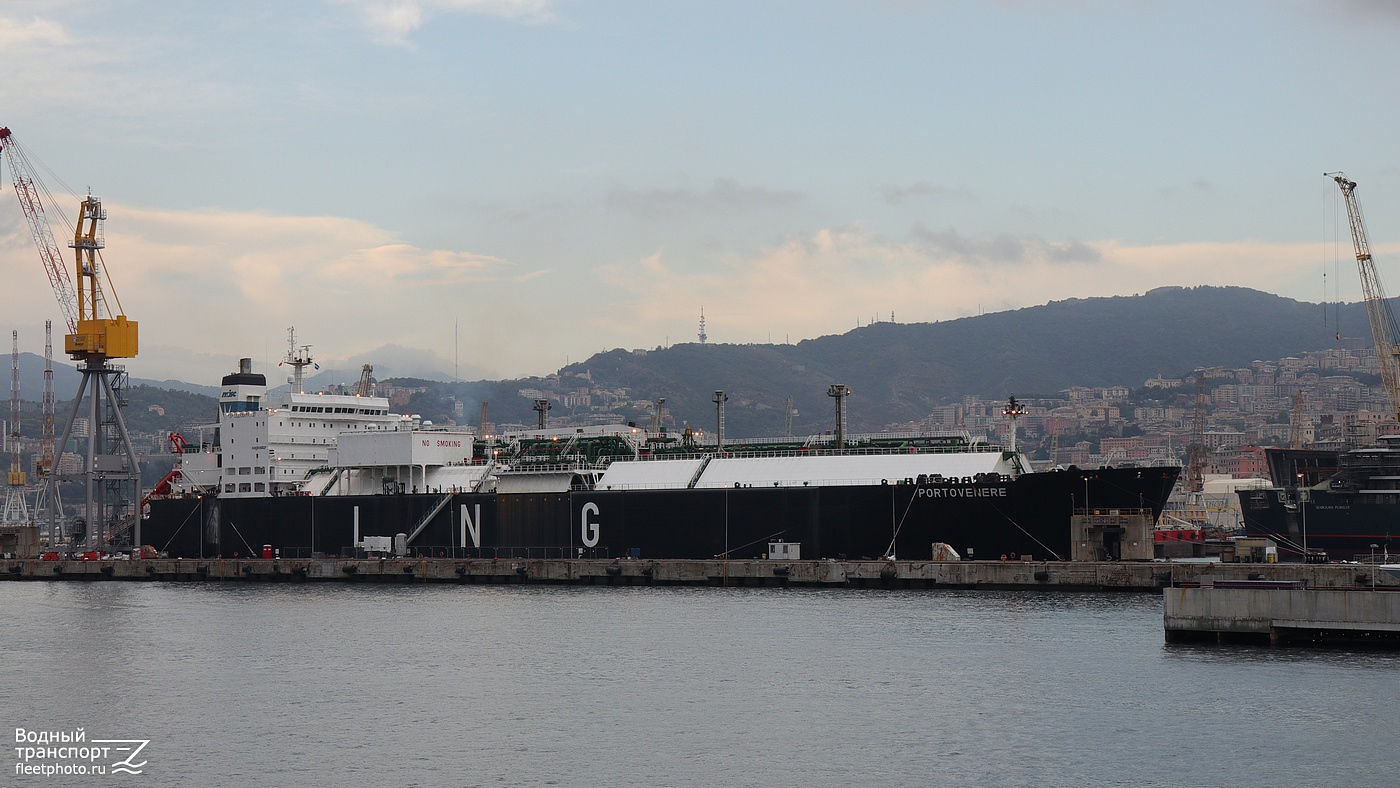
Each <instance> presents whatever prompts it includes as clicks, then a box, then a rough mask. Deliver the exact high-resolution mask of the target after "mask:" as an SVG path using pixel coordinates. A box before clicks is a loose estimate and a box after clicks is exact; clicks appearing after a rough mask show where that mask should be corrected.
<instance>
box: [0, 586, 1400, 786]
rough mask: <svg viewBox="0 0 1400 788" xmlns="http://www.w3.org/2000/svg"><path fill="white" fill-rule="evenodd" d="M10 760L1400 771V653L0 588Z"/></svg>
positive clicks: (866, 607)
mask: <svg viewBox="0 0 1400 788" xmlns="http://www.w3.org/2000/svg"><path fill="white" fill-rule="evenodd" d="M0 611H3V614H4V634H3V636H0V681H2V682H3V685H2V686H3V689H0V712H3V714H0V718H3V719H0V722H3V723H4V724H5V727H4V728H3V730H4V731H5V734H4V735H5V737H6V741H12V740H13V739H14V729H15V728H17V727H21V728H25V729H26V730H36V731H37V730H54V731H58V730H72V729H74V728H78V727H81V728H83V729H84V730H85V732H86V735H87V737H88V739H149V740H150V744H149V745H148V746H147V747H146V749H145V750H144V751H142V753H141V757H142V758H144V759H145V760H146V765H145V767H144V768H143V770H142V773H141V774H140V775H110V774H109V775H106V776H101V777H98V776H91V775H89V776H86V777H80V776H67V777H59V776H36V775H27V776H18V775H16V774H15V762H16V756H15V755H14V754H13V750H12V749H8V745H7V749H6V750H5V752H6V755H5V756H4V761H5V762H4V763H0V767H3V771H0V784H3V785H8V784H16V785H96V784H102V783H104V782H108V783H109V782H112V781H114V780H115V781H120V782H123V783H125V784H128V785H133V786H137V785H152V786H154V785H193V786H239V787H240V788H244V787H246V786H262V785H273V786H323V785H324V786H342V785H419V786H439V785H441V786H473V785H491V786H494V785H598V786H611V785H782V786H788V785H791V786H809V785H811V786H846V785H1037V786H1041V785H1072V786H1095V785H1133V786H1142V785H1162V786H1178V785H1220V786H1244V785H1270V786H1274V785H1329V786H1333V785H1335V786H1354V785H1355V786H1359V785H1398V784H1400V655H1397V654H1394V653H1388V652H1376V651H1341V650H1326V651H1319V650H1302V649H1292V650H1277V649H1269V648H1267V647H1215V646H1211V647H1205V646H1176V645H1173V646H1168V645H1165V644H1164V643H1163V638H1162V603H1161V599H1160V597H1157V596H1153V595H1136V594H1134V595H1103V594H1067V593H1040V592H1008V593H995V592H957V591H917V592H881V591H838V590H789V589H772V590H752V589H748V590H729V589H709V588H706V589H691V588H650V589H644V588H627V589H603V588H572V587H511V588H506V587H481V586H450V587H449V586H412V587H364V586H348V585H338V584H337V585H296V586H267V585H247V586H244V585H234V584H230V585H218V584H213V583H209V584H184V585H178V584H161V583H130V584H127V583H75V582H62V583H59V582H55V583H5V584H3V585H2V586H0Z"/></svg>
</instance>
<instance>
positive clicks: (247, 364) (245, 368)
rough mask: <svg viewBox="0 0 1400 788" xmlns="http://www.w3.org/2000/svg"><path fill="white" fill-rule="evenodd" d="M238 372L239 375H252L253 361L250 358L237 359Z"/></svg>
mask: <svg viewBox="0 0 1400 788" xmlns="http://www.w3.org/2000/svg"><path fill="white" fill-rule="evenodd" d="M238 372H239V374H241V375H251V374H252V373H253V360H252V359H251V358H240V359H238Z"/></svg>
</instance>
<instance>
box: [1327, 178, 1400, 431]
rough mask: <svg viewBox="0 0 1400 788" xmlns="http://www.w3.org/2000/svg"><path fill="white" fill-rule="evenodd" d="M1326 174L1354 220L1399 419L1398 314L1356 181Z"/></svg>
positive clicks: (1379, 351)
mask: <svg viewBox="0 0 1400 788" xmlns="http://www.w3.org/2000/svg"><path fill="white" fill-rule="evenodd" d="M1323 175H1325V176H1327V177H1329V178H1331V179H1332V180H1334V181H1336V182H1337V185H1338V186H1339V187H1341V189H1342V198H1343V199H1344V200H1345V201H1346V204H1347V218H1348V219H1349V220H1350V221H1351V241H1352V245H1353V246H1355V247H1356V267H1357V268H1358V269H1359V270H1360V272H1361V291H1362V294H1363V295H1364V296H1365V298H1366V317H1367V318H1369V319H1370V321H1371V338H1372V340H1373V341H1374V342H1375V345H1376V363H1377V364H1378V365H1379V366H1380V368H1381V383H1382V385H1384V386H1385V393H1386V396H1387V397H1389V398H1390V415H1391V417H1392V418H1394V419H1395V420H1396V421H1400V357H1397V355H1396V354H1397V352H1400V350H1397V349H1396V341H1397V339H1400V325H1397V323H1396V321H1395V313H1394V312H1392V311H1391V309H1390V301H1389V300H1388V299H1387V298H1386V295H1385V288H1384V287H1382V286H1381V278H1380V274H1379V273H1377V272H1376V263H1375V261H1373V260H1372V259H1371V242H1370V240H1369V239H1368V238H1367V236H1366V219H1365V217H1364V216H1363V215H1362V214H1361V203H1360V202H1358V201H1357V199H1356V181H1353V180H1351V179H1349V178H1347V176H1346V175H1345V174H1344V173H1341V172H1324V173H1323Z"/></svg>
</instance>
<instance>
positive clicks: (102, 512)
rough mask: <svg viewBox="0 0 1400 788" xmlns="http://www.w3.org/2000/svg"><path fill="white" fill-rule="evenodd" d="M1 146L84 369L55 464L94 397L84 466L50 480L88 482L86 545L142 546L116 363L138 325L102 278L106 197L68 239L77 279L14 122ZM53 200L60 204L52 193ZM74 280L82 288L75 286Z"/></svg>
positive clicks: (3, 131) (87, 202) (91, 206)
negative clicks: (124, 542) (126, 542)
mask: <svg viewBox="0 0 1400 788" xmlns="http://www.w3.org/2000/svg"><path fill="white" fill-rule="evenodd" d="M0 152H3V154H4V161H5V163H6V164H7V165H9V167H10V177H11V179H12V182H13V183H14V187H15V195H16V197H18V199H19V204H20V209H21V210H22V211H23V212H24V216H25V219H26V220H27V221H28V222H29V229H30V234H31V235H32V236H33V237H34V244H35V246H37V247H38V249H39V257H40V259H41V260H42V261H43V264H44V270H45V273H46V274H47V275H48V278H49V284H50V286H51V287H52V288H53V292H54V297H55V298H57V299H58V304H59V307H60V308H61V309H62V310H63V314H64V318H65V319H66V321H67V324H68V333H67V335H66V336H65V337H64V349H65V351H66V352H67V353H68V355H69V356H70V357H71V358H72V359H73V360H74V361H77V362H79V363H78V371H79V372H80V373H82V376H83V377H82V382H81V383H79V385H78V393H77V395H76V396H75V397H74V399H73V410H72V411H71V412H70V414H69V416H68V421H67V423H66V424H65V426H64V428H63V433H62V437H61V438H60V439H59V440H58V442H57V444H56V446H55V457H54V462H55V465H58V464H60V463H59V462H58V461H59V459H60V458H61V457H62V455H63V452H64V450H65V449H66V448H67V444H68V438H69V436H70V435H72V434H73V425H74V423H75V422H76V421H77V419H78V413H79V410H80V408H81V406H82V405H83V404H84V401H85V399H84V397H85V394H86V395H88V396H87V398H86V402H87V405H88V411H87V418H88V424H89V437H88V440H87V452H86V455H85V457H84V458H83V464H82V471H81V472H80V473H77V474H72V475H68V476H60V475H59V474H51V475H49V477H48V480H47V483H48V484H50V485H53V484H55V483H56V482H57V480H59V479H64V478H67V479H74V478H76V479H82V480H83V481H84V483H85V487H86V489H87V496H86V503H87V508H86V510H85V511H86V514H85V523H86V528H85V530H84V535H83V539H82V542H83V544H82V547H83V549H84V550H88V549H94V548H96V549H102V548H105V547H107V546H108V545H107V542H108V537H109V535H111V536H113V537H114V541H120V540H121V536H120V535H121V534H123V533H125V532H127V531H128V530H129V531H130V533H131V536H132V539H133V541H134V542H135V543H136V544H138V545H139V544H140V522H139V520H138V519H137V518H136V508H135V499H136V496H135V489H134V486H135V484H136V483H138V482H139V479H140V464H139V462H138V460H137V459H136V451H135V449H134V448H133V447H132V444H131V436H130V434H129V433H128V432H127V429H126V421H125V419H123V418H122V413H121V406H122V404H123V403H122V402H121V398H120V397H119V396H118V394H117V392H118V391H119V390H120V387H121V384H122V381H123V380H124V379H125V377H126V371H125V369H124V368H122V367H120V366H117V365H114V364H112V363H110V362H111V360H112V359H121V358H134V357H135V356H136V353H137V324H136V321H134V320H127V317H126V315H125V314H124V312H123V310H122V308H121V301H120V300H119V299H118V298H117V296H116V290H115V288H114V287H112V285H111V281H110V280H108V281H107V282H106V285H105V287H104V284H103V278H104V275H105V266H103V265H102V259H101V253H100V250H101V249H102V248H103V246H104V245H105V244H104V239H103V233H102V226H103V225H102V223H103V221H105V220H106V218H107V211H106V209H104V208H103V207H102V201H101V200H99V199H97V198H96V197H93V196H92V195H91V194H89V195H87V197H85V198H83V199H82V201H81V202H80V204H79V207H78V220H77V222H76V223H75V224H74V227H73V242H72V243H71V244H69V247H70V248H71V249H73V250H74V264H73V272H74V277H70V276H69V275H68V268H67V267H65V266H64V264H63V254H62V252H61V251H60V250H59V249H58V244H57V242H56V241H55V240H54V234H53V231H52V230H51V229H50V228H49V221H48V217H47V215H46V213H45V210H44V199H43V197H42V195H46V194H47V193H48V192H47V189H45V188H44V187H43V184H42V183H41V182H39V181H36V180H35V178H34V175H33V168H32V167H31V166H30V164H29V158H30V157H29V155H28V154H27V153H26V151H25V149H24V147H23V146H21V145H20V144H19V142H18V141H17V140H15V138H14V136H13V135H12V134H11V132H10V129H9V128H8V127H0ZM49 202H50V203H52V202H53V200H52V198H51V197H50V198H49ZM75 278H76V281H77V286H76V287H75V286H74V284H73V283H74V279H75ZM109 299H110V303H109ZM114 307H115V308H114ZM128 488H132V489H128ZM48 500H49V501H50V502H51V503H50V507H56V506H57V500H58V496H57V495H50V496H48ZM57 522H58V513H57V512H56V511H55V510H54V509H53V508H51V509H50V512H49V523H50V527H51V528H52V527H53V525H54V524H56V523H57Z"/></svg>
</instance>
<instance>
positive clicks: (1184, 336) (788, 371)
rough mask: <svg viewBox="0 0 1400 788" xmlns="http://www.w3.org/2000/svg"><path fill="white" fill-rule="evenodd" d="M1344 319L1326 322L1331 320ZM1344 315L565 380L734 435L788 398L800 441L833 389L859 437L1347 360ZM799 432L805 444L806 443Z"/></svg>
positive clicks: (1237, 302)
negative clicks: (1259, 369)
mask: <svg viewBox="0 0 1400 788" xmlns="http://www.w3.org/2000/svg"><path fill="white" fill-rule="evenodd" d="M1331 311H1332V310H1330V309H1329V310H1328V312H1329V313H1330V312H1331ZM1336 322H1337V321H1336V319H1335V315H1332V314H1325V313H1324V309H1323V307H1322V306H1321V305H1319V304H1309V303H1305V302H1300V301H1295V300H1293V299H1289V298H1282V297H1280V296H1276V295H1271V294H1268V293H1263V292H1260V291H1257V290H1250V289H1246V288H1236V287H1223V288H1222V287H1193V288H1161V289H1158V290H1153V291H1151V292H1148V293H1146V294H1144V295H1140V296H1122V297H1114V298H1088V299H1069V300H1065V301H1056V302H1052V303H1049V304H1046V305H1044V306H1035V307H1028V308H1025V309H1018V310H1014V311H1009V312H998V313H994V314H986V315H979V316H976V317H967V318H961V319H958V320H950V321H945V322H938V323H915V324H903V323H874V324H871V325H868V326H865V327H862V328H858V329H855V330H853V331H850V332H847V333H845V334H840V335H834V336H825V337H820V338H817V339H811V340H805V341H803V342H799V343H797V344H794V345H714V344H707V345H701V344H698V343H689V344H681V345H674V346H672V347H670V348H666V349H661V350H653V351H649V352H645V353H638V352H630V351H624V350H614V351H609V352H607V353H600V354H598V355H596V356H593V357H592V358H589V359H588V360H586V361H583V362H581V363H578V364H573V365H570V366H569V367H566V368H565V369H564V370H563V372H566V373H573V374H574V375H582V374H584V373H585V372H586V373H588V374H589V375H590V376H591V378H592V380H593V384H594V386H596V387H601V388H626V389H628V391H629V392H631V394H632V395H633V396H636V397H639V398H649V397H658V396H664V397H667V408H668V410H669V411H670V412H672V413H673V414H675V415H676V416H677V418H685V419H688V420H691V421H692V422H693V423H696V424H702V425H704V424H708V423H709V421H710V420H713V412H714V406H713V405H712V404H711V403H710V400H711V399H712V398H713V392H714V390H716V389H723V390H724V391H725V392H726V394H727V395H728V396H729V397H730V405H729V407H728V412H727V418H728V419H729V420H730V422H731V425H732V427H733V431H734V434H736V435H738V434H745V435H760V434H774V433H775V431H776V430H780V429H781V428H782V423H783V418H784V415H783V414H784V408H785V404H786V401H787V397H788V396H789V395H791V396H792V397H794V399H795V403H796V405H797V408H798V410H799V412H800V413H801V414H802V417H801V418H800V419H799V420H798V421H799V422H800V424H799V425H795V426H797V427H799V428H803V429H805V428H817V427H821V426H822V425H827V424H828V422H830V420H831V419H830V414H829V413H828V411H829V410H830V409H831V403H830V400H829V399H828V398H827V397H826V391H827V387H828V385H829V384H831V383H844V384H846V385H848V386H849V387H850V388H851V389H852V390H853V391H854V394H853V396H852V398H851V400H850V414H849V415H850V421H851V426H852V428H853V429H878V428H880V427H882V426H884V425H886V424H891V423H899V422H904V421H913V420H917V419H919V418H921V417H922V416H924V415H926V414H927V413H928V411H929V409H930V408H931V407H933V406H934V405H936V404H938V403H940V402H948V401H953V400H956V399H957V398H959V397H961V396H963V395H966V394H977V395H982V396H986V397H1004V396H1006V395H1008V394H1016V395H1021V396H1028V395H1034V394H1053V393H1055V392H1058V391H1061V390H1063V389H1066V388H1068V387H1070V386H1074V385H1082V386H1104V385H1126V386H1129V387H1133V388H1136V387H1138V386H1141V385H1142V383H1143V381H1145V380H1146V379H1148V378H1150V377H1154V376H1156V375H1158V374H1161V375H1164V376H1167V377H1173V376H1179V375H1181V374H1184V373H1187V372H1189V371H1191V370H1192V369H1195V368H1196V367H1198V366H1213V365H1224V366H1247V365H1248V364H1249V363H1250V362H1252V361H1254V360H1256V359H1277V358H1281V357H1284V356H1289V355H1293V354H1297V353H1301V352H1304V351H1307V350H1318V349H1323V348H1328V347H1335V346H1336V344H1337V340H1336V338H1335V334H1336V333H1337V328H1336V325H1335V323H1336ZM1340 323H1341V325H1342V327H1343V328H1342V331H1343V333H1344V335H1349V336H1353V337H1356V336H1362V337H1365V338H1366V339H1365V343H1366V344H1367V345H1369V344H1370V342H1369V326H1368V324H1367V322H1366V315H1365V309H1364V307H1363V306H1362V305H1360V304H1348V305H1343V306H1342V308H1341V320H1340ZM803 429H797V430H795V431H803Z"/></svg>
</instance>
